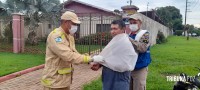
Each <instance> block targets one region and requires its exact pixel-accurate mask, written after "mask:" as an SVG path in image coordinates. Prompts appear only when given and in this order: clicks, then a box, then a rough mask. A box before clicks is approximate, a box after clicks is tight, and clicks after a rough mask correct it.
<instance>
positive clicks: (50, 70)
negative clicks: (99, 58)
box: [41, 27, 91, 90]
mask: <svg viewBox="0 0 200 90" xmlns="http://www.w3.org/2000/svg"><path fill="white" fill-rule="evenodd" d="M90 60H91V59H90V56H85V55H82V54H79V53H78V52H77V50H76V49H75V42H74V37H73V36H72V35H70V34H66V33H65V32H64V30H63V29H62V28H61V27H59V28H57V29H55V30H53V31H52V32H51V33H50V34H49V36H48V38H47V47H46V58H45V67H44V71H43V76H42V80H41V83H42V85H43V86H44V90H69V89H70V84H71V82H72V78H71V77H72V72H73V67H72V63H73V64H79V63H88V62H89V61H90Z"/></svg>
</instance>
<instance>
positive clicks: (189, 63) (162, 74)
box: [84, 36, 200, 90]
mask: <svg viewBox="0 0 200 90" xmlns="http://www.w3.org/2000/svg"><path fill="white" fill-rule="evenodd" d="M151 56H152V63H151V64H150V66H149V73H148V78H147V90H172V88H173V84H174V83H175V82H169V81H167V78H166V76H170V75H179V73H182V72H184V73H186V74H188V75H189V76H195V75H196V74H197V73H198V72H199V71H198V70H197V69H196V68H195V67H200V40H198V39H196V38H190V40H189V41H187V40H186V37H176V36H172V37H169V38H168V42H167V43H165V44H160V45H154V46H153V47H151ZM101 87H102V83H101V80H100V79H98V80H96V81H93V82H92V83H91V84H87V85H85V86H84V90H101Z"/></svg>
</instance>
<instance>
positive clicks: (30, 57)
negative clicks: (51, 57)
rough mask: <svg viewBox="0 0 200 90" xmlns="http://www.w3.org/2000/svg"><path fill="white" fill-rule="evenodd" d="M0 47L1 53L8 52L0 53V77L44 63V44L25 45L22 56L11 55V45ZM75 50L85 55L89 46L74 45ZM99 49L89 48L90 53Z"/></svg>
mask: <svg viewBox="0 0 200 90" xmlns="http://www.w3.org/2000/svg"><path fill="white" fill-rule="evenodd" d="M6 45H7V46H6ZM0 47H1V48H0V50H2V51H8V50H10V51H9V52H0V76H4V75H7V74H10V73H13V72H16V71H20V70H24V69H27V68H30V67H33V66H37V65H40V64H43V63H44V61H45V55H44V53H45V49H46V44H45V43H39V45H37V46H30V45H27V46H26V47H25V48H26V49H25V52H24V53H22V54H14V53H12V48H11V47H12V46H11V44H1V46H0ZM10 48H11V49H10ZM76 48H77V50H78V51H79V52H80V53H86V52H88V48H89V45H76ZM99 48H100V46H99V45H91V46H90V50H91V51H93V50H97V49H99ZM35 53H39V54H35ZM42 53H43V54H42Z"/></svg>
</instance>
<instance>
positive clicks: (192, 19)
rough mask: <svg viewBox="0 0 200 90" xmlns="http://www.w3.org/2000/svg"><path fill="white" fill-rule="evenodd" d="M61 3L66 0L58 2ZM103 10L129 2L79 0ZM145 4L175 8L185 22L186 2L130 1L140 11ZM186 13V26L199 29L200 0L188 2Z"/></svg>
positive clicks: (145, 8) (125, 0)
mask: <svg viewBox="0 0 200 90" xmlns="http://www.w3.org/2000/svg"><path fill="white" fill-rule="evenodd" d="M60 1H61V2H63V1H67V0H60ZM80 1H82V2H86V3H89V4H92V5H95V6H98V7H101V8H104V9H108V10H111V11H113V10H114V9H119V10H120V11H121V7H122V6H124V5H129V3H127V2H128V1H130V0H80ZM147 2H149V4H148V10H152V9H155V8H156V7H165V6H175V7H176V8H178V9H180V12H181V14H182V17H183V24H184V22H185V6H186V0H132V5H135V6H137V7H138V8H139V12H140V11H147ZM188 2H189V3H188V9H189V10H188V11H191V12H188V14H187V19H186V20H187V24H193V25H195V26H197V27H200V0H188Z"/></svg>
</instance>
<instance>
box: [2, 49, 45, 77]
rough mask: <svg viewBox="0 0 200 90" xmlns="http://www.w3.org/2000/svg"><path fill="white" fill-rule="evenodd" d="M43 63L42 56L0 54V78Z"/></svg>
mask: <svg viewBox="0 0 200 90" xmlns="http://www.w3.org/2000/svg"><path fill="white" fill-rule="evenodd" d="M43 63H44V55H42V54H38V55H34V54H32V55H30V54H14V53H5V52H0V76H4V75H7V74H10V73H13V72H16V71H20V70H24V69H27V68H29V67H33V66H37V65H41V64H43Z"/></svg>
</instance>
